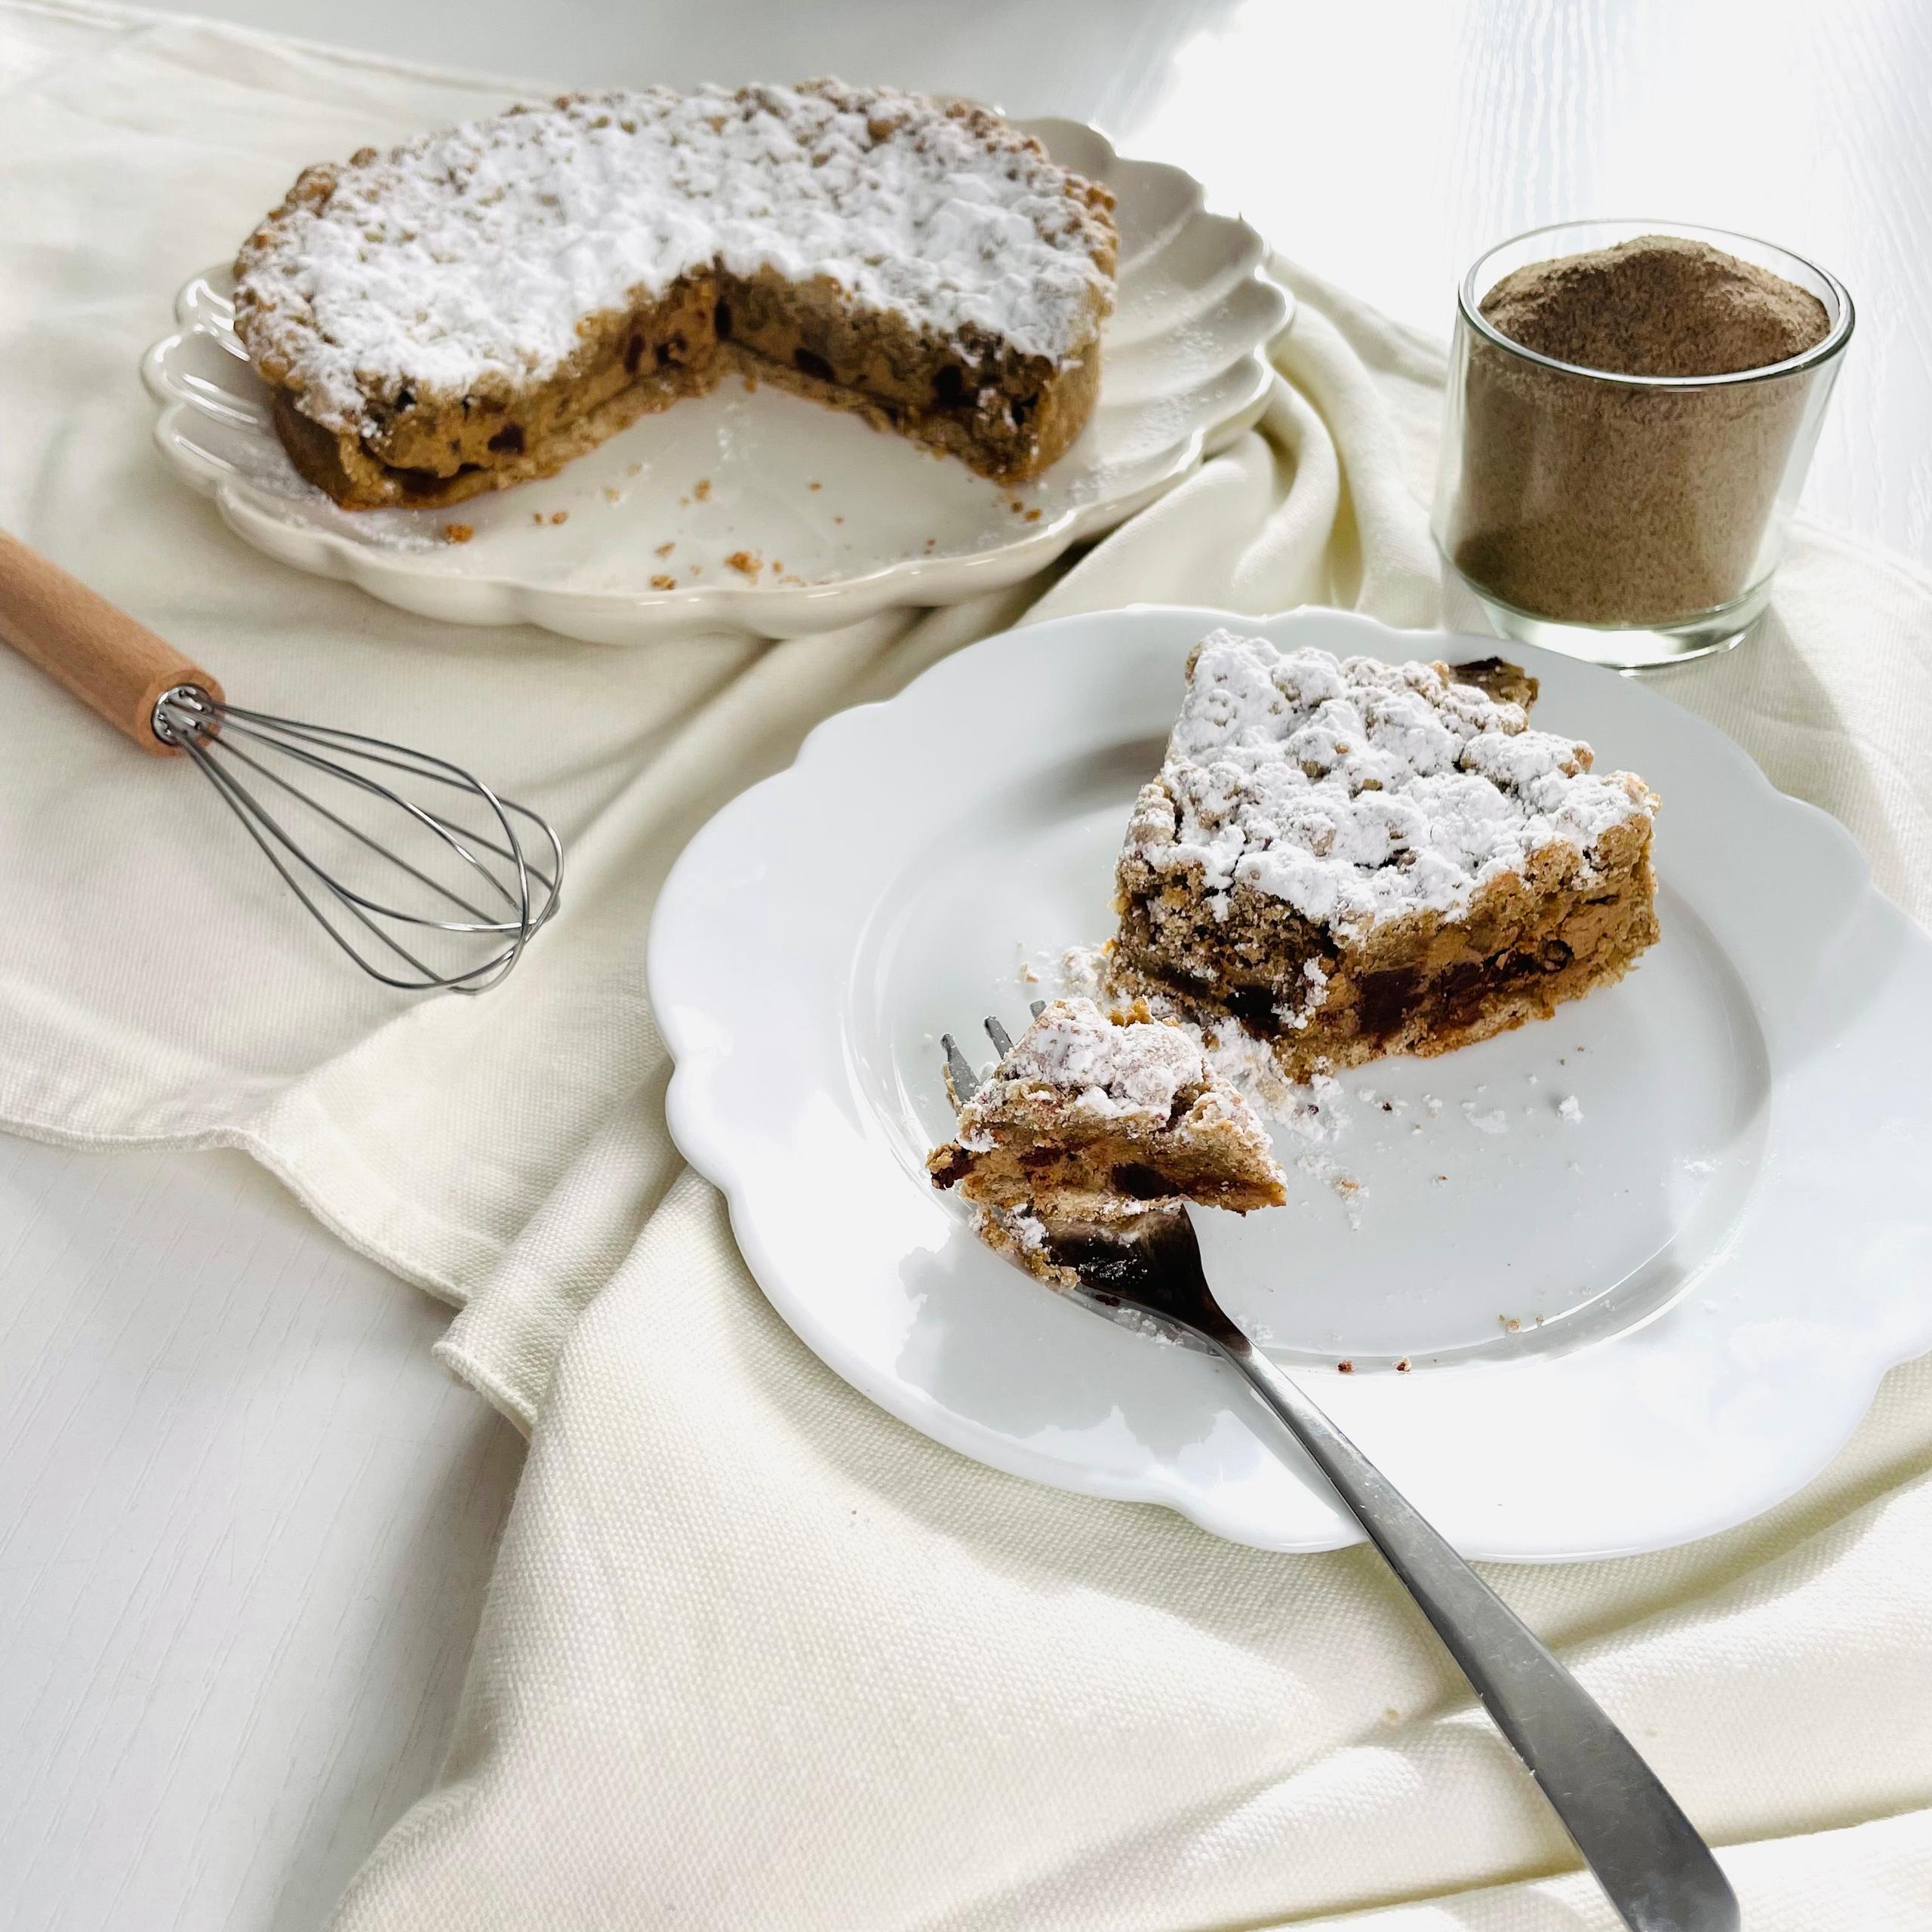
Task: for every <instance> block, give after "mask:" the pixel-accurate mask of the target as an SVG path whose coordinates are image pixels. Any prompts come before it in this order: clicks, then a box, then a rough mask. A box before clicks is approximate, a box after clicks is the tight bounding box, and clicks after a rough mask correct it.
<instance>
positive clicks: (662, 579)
mask: <svg viewBox="0 0 1932 1932" xmlns="http://www.w3.org/2000/svg"><path fill="white" fill-rule="evenodd" d="M677 587H678V580H677V579H676V578H675V577H666V575H665V574H664V573H663V571H659V572H658V573H657V575H656V576H655V577H653V578H652V579H651V589H653V590H675V589H677Z"/></svg>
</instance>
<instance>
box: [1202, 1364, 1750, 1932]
mask: <svg viewBox="0 0 1932 1932" xmlns="http://www.w3.org/2000/svg"><path fill="white" fill-rule="evenodd" d="M1208 1339H1209V1340H1213V1341H1214V1342H1215V1343H1216V1345H1217V1346H1218V1347H1219V1348H1220V1350H1221V1352H1223V1354H1224V1355H1226V1356H1227V1357H1228V1358H1229V1361H1232V1362H1233V1364H1235V1367H1237V1368H1238V1369H1239V1370H1240V1371H1241V1373H1242V1374H1244V1376H1246V1377H1247V1380H1248V1381H1249V1382H1250V1383H1251V1384H1252V1385H1253V1386H1254V1391H1255V1393H1256V1394H1257V1395H1259V1396H1260V1398H1261V1400H1262V1401H1263V1402H1264V1403H1265V1404H1266V1405H1267V1406H1268V1407H1269V1409H1271V1410H1272V1411H1273V1412H1274V1414H1275V1415H1276V1416H1277V1417H1278V1418H1279V1419H1280V1420H1281V1422H1282V1423H1284V1425H1285V1426H1287V1429H1288V1431H1289V1432H1290V1433H1291V1435H1294V1438H1295V1439H1296V1440H1297V1441H1298V1442H1300V1444H1301V1445H1302V1447H1303V1448H1304V1449H1306V1451H1308V1453H1309V1455H1310V1456H1311V1457H1313V1458H1314V1460H1315V1463H1316V1464H1317V1466H1318V1467H1319V1468H1320V1469H1321V1473H1322V1474H1323V1475H1325V1476H1326V1477H1327V1478H1328V1480H1329V1481H1330V1482H1331V1484H1334V1487H1335V1491H1336V1493H1337V1494H1338V1495H1339V1496H1340V1497H1341V1499H1342V1500H1343V1503H1345V1504H1346V1506H1347V1507H1348V1509H1349V1513H1350V1514H1351V1515H1352V1516H1353V1517H1354V1518H1355V1520H1356V1521H1357V1522H1358V1523H1360V1524H1361V1526H1362V1527H1363V1529H1364V1530H1365V1531H1367V1533H1368V1537H1369V1540H1370V1541H1371V1542H1372V1543H1374V1545H1375V1546H1376V1548H1377V1549H1379V1550H1380V1552H1382V1554H1383V1556H1384V1557H1386V1558H1387V1559H1388V1561H1389V1567H1390V1568H1391V1569H1392V1570H1393V1571H1395V1574H1396V1575H1397V1576H1398V1577H1400V1578H1401V1581H1402V1583H1403V1584H1404V1586H1406V1588H1407V1590H1408V1592H1409V1594H1410V1595H1411V1596H1413V1597H1414V1598H1415V1600H1416V1601H1417V1604H1420V1606H1421V1608H1422V1612H1423V1615H1424V1616H1425V1617H1427V1618H1428V1619H1429V1622H1430V1623H1432V1625H1433V1626H1435V1633H1436V1635H1438V1637H1440V1638H1441V1639H1442V1641H1443V1642H1444V1644H1446V1645H1447V1647H1448V1649H1449V1651H1450V1654H1451V1656H1453V1657H1454V1658H1455V1660H1456V1661H1457V1663H1458V1664H1460V1666H1462V1669H1463V1675H1465V1676H1466V1677H1467V1678H1469V1682H1470V1683H1471V1684H1472V1685H1473V1686H1474V1687H1475V1694H1476V1695H1477V1696H1478V1697H1479V1698H1481V1700H1482V1703H1483V1706H1484V1709H1486V1710H1487V1712H1489V1715H1491V1718H1494V1720H1495V1721H1496V1724H1497V1728H1498V1729H1499V1730H1501V1732H1502V1733H1503V1736H1504V1737H1506V1738H1508V1739H1509V1742H1510V1743H1511V1744H1512V1746H1515V1751H1516V1755H1518V1757H1519V1758H1521V1759H1522V1761H1523V1762H1524V1764H1526V1765H1527V1767H1529V1770H1530V1774H1531V1776H1532V1777H1534V1779H1535V1780H1536V1781H1537V1784H1538V1785H1539V1786H1540V1787H1541V1789H1542V1791H1543V1795H1544V1796H1545V1797H1546V1798H1548V1799H1549V1802H1550V1804H1551V1806H1552V1808H1553V1809H1554V1810H1555V1813H1556V1815H1557V1816H1558V1817H1559V1818H1560V1819H1561V1820H1562V1821H1563V1824H1564V1829H1565V1830H1567V1832H1569V1834H1570V1835H1571V1838H1574V1840H1575V1841H1576V1842H1577V1850H1580V1852H1581V1853H1582V1854H1583V1857H1584V1860H1585V1862H1586V1863H1587V1864H1588V1865H1589V1868H1590V1869H1591V1870H1592V1872H1595V1875H1596V1877H1597V1881H1598V1883H1599V1884H1601V1886H1602V1887H1603V1888H1604V1891H1605V1893H1606V1894H1608V1896H1609V1899H1610V1902H1611V1904H1612V1905H1613V1906H1615V1908H1616V1909H1617V1912H1618V1914H1619V1915H1620V1916H1621V1918H1623V1922H1624V1923H1625V1924H1626V1925H1628V1926H1629V1927H1631V1928H1632V1932H1737V1926H1738V1909H1737V1897H1736V1895H1735V1894H1734V1893H1733V1892H1732V1890H1731V1889H1730V1884H1729V1883H1728V1881H1727V1880H1726V1879H1725V1878H1724V1874H1723V1872H1721V1870H1720V1869H1718V1863H1717V1860H1715V1858H1713V1857H1712V1856H1711V1853H1710V1848H1709V1847H1708V1846H1707V1845H1706V1844H1705V1843H1704V1841H1703V1839H1702V1838H1700V1837H1699V1836H1698V1835H1697V1829H1696V1828H1695V1827H1694V1826H1693V1825H1692V1824H1691V1823H1690V1820H1689V1819H1688V1818H1687V1817H1685V1816H1684V1813H1683V1811H1682V1810H1681V1808H1680V1807H1679V1806H1678V1803H1677V1801H1676V1800H1675V1798H1672V1796H1671V1795H1670V1793H1669V1792H1668V1791H1666V1789H1664V1787H1663V1784H1662V1783H1660V1781H1659V1780H1658V1778H1657V1774H1655V1773H1654V1771H1653V1770H1651V1767H1649V1766H1648V1765H1647V1764H1645V1763H1644V1761H1643V1759H1642V1758H1641V1757H1639V1756H1638V1754H1637V1752H1636V1750H1635V1748H1634V1747H1633V1746H1632V1744H1631V1743H1630V1740H1629V1739H1628V1738H1627V1737H1625V1736H1624V1735H1623V1732H1622V1731H1620V1730H1618V1729H1617V1727H1616V1725H1615V1724H1613V1723H1611V1721H1610V1719H1609V1718H1608V1717H1607V1716H1606V1715H1604V1711H1603V1709H1602V1707H1601V1706H1600V1705H1598V1703H1596V1702H1595V1700H1594V1699H1592V1697H1590V1695H1589V1693H1588V1692H1587V1691H1586V1690H1584V1688H1583V1686H1582V1685H1581V1684H1579V1683H1578V1682H1577V1680H1576V1678H1574V1677H1573V1676H1571V1674H1570V1672H1568V1671H1567V1670H1566V1669H1564V1667H1563V1666H1562V1665H1561V1664H1560V1663H1558V1662H1557V1660H1556V1659H1555V1657H1552V1656H1551V1654H1549V1651H1548V1650H1547V1649H1546V1648H1545V1647H1544V1646H1543V1644H1542V1642H1541V1641H1540V1640H1539V1639H1538V1638H1537V1635H1536V1633H1535V1632H1534V1631H1532V1630H1531V1629H1530V1628H1529V1626H1527V1624H1525V1623H1524V1622H1523V1621H1522V1620H1521V1618H1520V1617H1518V1616H1517V1615H1516V1614H1515V1612H1514V1611H1512V1610H1511V1609H1510V1608H1509V1606H1508V1605H1507V1604H1505V1603H1504V1602H1503V1600H1502V1598H1500V1597H1499V1596H1497V1594H1496V1593H1495V1592H1494V1591H1493V1590H1492V1589H1491V1588H1490V1587H1489V1586H1488V1585H1487V1583H1484V1581H1483V1580H1482V1579H1481V1577H1478V1575H1477V1574H1476V1573H1475V1571H1473V1570H1472V1569H1471V1568H1470V1567H1469V1564H1466V1562H1464V1561H1463V1559H1462V1558H1461V1557H1460V1556H1458V1555H1457V1554H1456V1552H1455V1551H1454V1550H1453V1549H1451V1548H1450V1546H1449V1545H1448V1544H1447V1543H1445V1542H1444V1540H1443V1539H1442V1537H1441V1536H1440V1535H1439V1534H1438V1533H1437V1532H1436V1531H1435V1530H1433V1529H1432V1528H1431V1527H1429V1524H1428V1523H1427V1522H1426V1521H1424V1520H1423V1518H1422V1517H1421V1516H1420V1515H1418V1514H1417V1512H1416V1510H1415V1509H1414V1506H1412V1505H1411V1503H1409V1502H1408V1500H1407V1498H1406V1497H1404V1496H1403V1495H1402V1494H1401V1492H1400V1491H1398V1490H1397V1489H1396V1488H1395V1486H1394V1484H1392V1483H1391V1482H1390V1481H1389V1479H1388V1478H1387V1477H1386V1476H1385V1475H1383V1473H1382V1472H1381V1471H1380V1469H1377V1468H1376V1466H1374V1463H1371V1462H1370V1461H1369V1460H1368V1458H1367V1457H1365V1456H1364V1454H1362V1453H1361V1451H1360V1450H1359V1449H1358V1448H1357V1447H1355V1444H1353V1443H1352V1442H1351V1441H1349V1438H1347V1437H1346V1435H1343V1433H1342V1432H1341V1431H1340V1429H1337V1427H1336V1426H1335V1425H1334V1423H1332V1422H1331V1421H1330V1420H1328V1418H1327V1416H1326V1415H1324V1414H1323V1413H1322V1411H1321V1409H1320V1408H1318V1407H1317V1406H1316V1404H1315V1403H1314V1401H1312V1400H1311V1399H1310V1398H1309V1396H1308V1395H1306V1394H1304V1393H1303V1391H1302V1389H1300V1386H1298V1385H1297V1383H1295V1382H1294V1380H1292V1379H1291V1377H1288V1376H1287V1375H1285V1374H1283V1373H1282V1372H1281V1370H1280V1369H1278V1368H1277V1367H1275V1364H1273V1363H1272V1362H1271V1361H1269V1360H1268V1359H1267V1358H1266V1357H1265V1356H1263V1355H1260V1353H1259V1352H1257V1351H1256V1350H1255V1349H1253V1348H1251V1347H1248V1346H1245V1345H1244V1340H1245V1338H1236V1339H1235V1340H1233V1341H1232V1342H1229V1341H1223V1340H1220V1338H1219V1337H1209V1338H1208Z"/></svg>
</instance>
